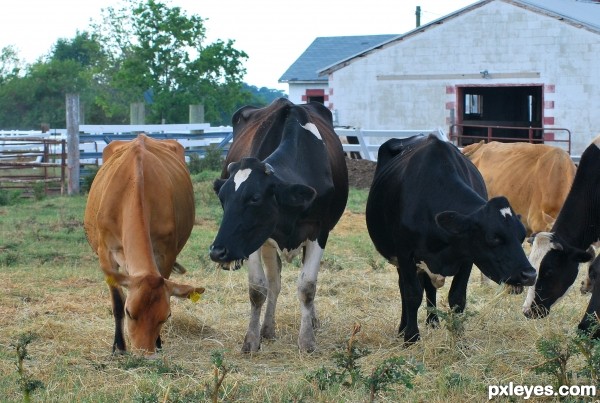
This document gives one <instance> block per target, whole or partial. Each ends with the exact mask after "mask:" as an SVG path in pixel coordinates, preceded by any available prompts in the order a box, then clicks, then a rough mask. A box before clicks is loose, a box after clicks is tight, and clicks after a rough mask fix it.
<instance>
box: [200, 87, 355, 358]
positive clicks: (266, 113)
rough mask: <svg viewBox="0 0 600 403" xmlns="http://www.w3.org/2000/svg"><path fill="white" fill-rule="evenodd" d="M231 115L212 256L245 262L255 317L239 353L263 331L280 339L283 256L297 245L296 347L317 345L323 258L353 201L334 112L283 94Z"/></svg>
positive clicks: (256, 343) (226, 263)
mask: <svg viewBox="0 0 600 403" xmlns="http://www.w3.org/2000/svg"><path fill="white" fill-rule="evenodd" d="M232 121H233V144H232V145H231V148H230V150H229V152H228V155H227V158H226V161H225V165H226V168H225V169H224V170H223V172H222V175H221V179H218V180H216V181H215V183H214V189H215V191H216V192H217V194H218V196H219V199H220V200H221V204H222V206H223V220H222V222H221V226H220V228H219V232H218V233H217V236H216V238H215V240H214V242H213V244H212V246H211V247H210V257H211V259H212V260H214V261H216V262H219V263H221V264H222V266H223V267H224V268H226V267H231V264H233V268H239V265H240V263H241V261H243V260H246V259H247V260H248V279H249V294H250V304H251V316H250V323H249V325H248V331H247V333H246V337H245V340H244V345H243V347H242V351H244V352H252V351H257V350H258V349H259V348H260V341H261V337H264V338H267V339H270V338H274V337H275V318H274V315H275V308H276V304H277V297H278V295H279V291H280V289H281V259H280V256H283V257H284V258H286V259H287V260H290V259H291V257H292V256H293V255H294V254H296V253H298V252H299V250H300V248H303V251H304V256H303V266H302V271H301V273H300V276H299V279H298V296H299V299H300V304H301V323H300V334H299V337H298V346H299V348H300V350H302V351H313V350H314V349H315V348H316V342H315V334H314V329H313V327H314V326H316V324H317V315H316V310H315V305H314V299H315V294H316V290H317V275H318V271H319V266H320V262H321V257H322V255H323V250H324V249H325V245H326V243H327V238H328V236H329V232H330V231H331V230H332V229H333V227H334V226H335V224H336V223H337V222H338V220H339V219H340V217H341V215H342V213H343V212H344V209H345V207H346V201H347V199H348V170H347V168H346V161H345V157H344V151H343V149H342V145H341V143H340V141H339V139H338V137H337V135H336V134H335V132H334V130H333V123H332V115H331V112H330V111H329V110H328V109H327V108H326V107H325V106H324V105H322V104H319V103H309V104H302V105H295V104H293V103H291V102H290V101H288V100H287V99H285V98H280V99H278V100H275V101H274V102H273V103H272V104H271V105H269V106H267V107H265V108H261V109H258V108H255V107H250V106H246V107H243V108H241V109H239V110H238V111H237V112H236V113H235V114H234V115H233V118H232ZM263 264H264V270H263ZM265 300H266V301H267V307H266V311H265V316H264V319H263V323H262V328H261V326H260V315H261V309H262V306H263V304H264V302H265Z"/></svg>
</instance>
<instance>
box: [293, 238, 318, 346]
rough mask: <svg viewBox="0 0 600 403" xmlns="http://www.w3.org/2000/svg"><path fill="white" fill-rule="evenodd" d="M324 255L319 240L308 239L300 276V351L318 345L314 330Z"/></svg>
mask: <svg viewBox="0 0 600 403" xmlns="http://www.w3.org/2000/svg"><path fill="white" fill-rule="evenodd" d="M322 256H323V249H322V248H321V247H320V246H319V244H318V242H317V241H307V243H306V249H305V252H304V264H303V265H302V271H301V272H300V277H299V278H298V298H299V300H300V311H301V319H300V334H299V336H298V347H299V348H300V351H307V352H311V351H314V350H315V348H316V347H317V344H316V339H315V330H314V328H315V327H316V325H317V312H316V308H315V302H314V301H315V295H316V293H317V277H318V274H319V267H320V264H321V257H322Z"/></svg>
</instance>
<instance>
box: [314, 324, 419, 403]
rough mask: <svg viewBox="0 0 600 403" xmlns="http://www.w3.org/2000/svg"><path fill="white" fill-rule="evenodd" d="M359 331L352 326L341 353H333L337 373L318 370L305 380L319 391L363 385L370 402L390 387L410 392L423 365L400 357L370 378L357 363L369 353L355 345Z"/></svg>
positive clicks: (377, 369)
mask: <svg viewBox="0 0 600 403" xmlns="http://www.w3.org/2000/svg"><path fill="white" fill-rule="evenodd" d="M360 329H361V326H360V324H358V323H355V324H354V328H353V330H352V334H351V335H350V338H349V339H348V342H347V343H346V346H345V348H344V350H343V351H340V352H336V353H334V354H333V359H334V361H335V364H336V366H337V368H338V369H337V370H333V371H332V370H330V369H327V368H325V367H321V368H320V369H318V370H317V371H315V372H314V373H312V374H309V375H307V377H306V379H307V380H308V381H310V382H315V383H316V385H317V387H318V388H319V390H325V389H327V388H329V387H331V386H333V385H339V384H341V385H343V386H348V387H356V385H360V384H362V385H364V386H365V387H366V388H367V389H368V390H369V396H370V401H371V402H373V401H375V395H376V394H377V393H378V392H380V391H387V390H388V388H389V385H391V384H397V383H401V384H403V385H404V386H405V387H407V388H409V389H412V387H413V384H412V380H413V378H414V377H415V376H416V375H417V374H418V373H420V372H422V371H423V365H422V364H417V363H414V362H413V361H412V360H410V361H407V360H405V359H404V358H402V357H392V358H388V359H386V360H384V361H383V362H381V363H380V364H379V365H377V366H376V367H375V368H374V369H373V371H372V372H371V374H370V375H368V376H365V375H363V373H362V370H361V367H360V365H359V363H358V360H359V359H360V358H362V357H365V356H367V355H368V354H369V353H370V352H369V350H368V349H362V348H358V347H356V345H355V341H356V335H357V334H358V332H360Z"/></svg>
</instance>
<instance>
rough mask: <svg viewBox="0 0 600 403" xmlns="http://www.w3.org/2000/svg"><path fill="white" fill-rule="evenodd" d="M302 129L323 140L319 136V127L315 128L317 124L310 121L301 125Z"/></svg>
mask: <svg viewBox="0 0 600 403" xmlns="http://www.w3.org/2000/svg"><path fill="white" fill-rule="evenodd" d="M300 126H302V125H300ZM302 127H303V128H304V129H306V130H308V131H309V132H311V133H312V134H314V135H315V137H316V138H318V139H319V140H323V139H322V138H321V133H319V129H317V126H315V124H314V123H310V122H308V123H307V124H305V125H304V126H302Z"/></svg>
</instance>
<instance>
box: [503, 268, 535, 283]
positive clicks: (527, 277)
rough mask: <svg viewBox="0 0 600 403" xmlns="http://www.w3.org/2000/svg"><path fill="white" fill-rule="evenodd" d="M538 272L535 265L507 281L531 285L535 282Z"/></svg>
mask: <svg viewBox="0 0 600 403" xmlns="http://www.w3.org/2000/svg"><path fill="white" fill-rule="evenodd" d="M536 277H537V272H536V271H535V269H534V268H533V267H528V268H527V269H525V270H523V271H522V272H520V273H519V274H518V275H516V276H512V277H511V278H509V279H508V280H507V281H506V283H507V284H510V285H513V286H531V285H534V284H535V279H536Z"/></svg>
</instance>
